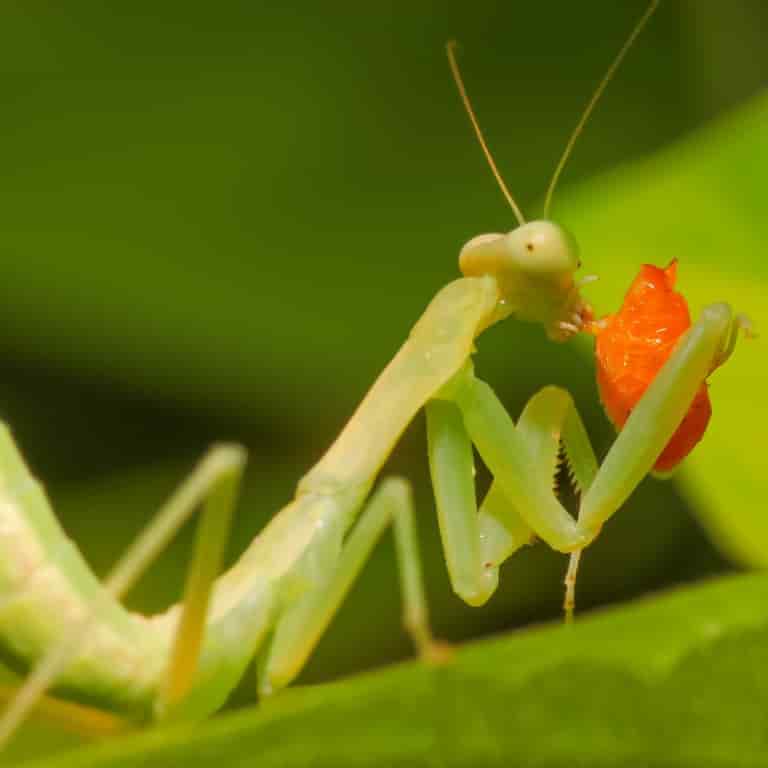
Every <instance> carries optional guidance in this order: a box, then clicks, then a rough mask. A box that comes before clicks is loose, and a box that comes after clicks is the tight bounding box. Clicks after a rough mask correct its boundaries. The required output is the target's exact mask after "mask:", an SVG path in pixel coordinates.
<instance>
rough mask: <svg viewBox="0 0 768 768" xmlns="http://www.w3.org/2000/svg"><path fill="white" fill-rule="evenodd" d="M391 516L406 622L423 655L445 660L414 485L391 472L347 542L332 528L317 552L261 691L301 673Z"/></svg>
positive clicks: (268, 660) (271, 653)
mask: <svg viewBox="0 0 768 768" xmlns="http://www.w3.org/2000/svg"><path fill="white" fill-rule="evenodd" d="M390 522H391V523H393V525H394V533H395V543H396V549H397V557H398V566H399V570H400V587H401V594H402V601H403V625H404V627H405V629H406V630H407V631H408V633H409V634H410V635H411V638H412V639H413V642H414V645H415V646H416V649H417V650H418V652H419V654H420V655H421V656H422V658H425V659H427V660H440V659H442V658H443V657H444V656H445V649H444V647H443V646H442V645H441V644H440V643H438V642H437V641H435V639H434V638H433V636H432V631H431V629H430V626H429V617H428V611H427V602H426V597H425V593H424V584H423V579H422V570H421V561H420V558H419V552H418V547H417V542H416V535H415V526H414V519H413V505H412V501H411V491H410V486H409V485H408V483H407V482H406V481H405V480H403V479H401V478H387V479H385V480H384V481H383V482H382V483H381V485H380V487H379V488H378V490H377V491H376V492H375V493H374V494H373V496H372V497H371V499H370V501H369V502H368V504H367V505H366V507H365V509H364V510H363V513H362V515H361V516H360V519H359V521H358V522H357V525H356V526H355V527H354V528H353V529H352V531H351V533H350V534H349V535H348V536H347V538H346V539H345V540H344V542H343V543H342V542H341V541H340V538H336V534H335V533H333V532H331V533H330V535H329V541H328V542H327V543H326V545H325V546H323V547H321V548H320V550H319V551H317V552H316V553H315V558H316V562H314V563H313V565H312V570H313V572H314V573H313V574H312V578H313V583H312V585H311V586H310V587H309V588H308V590H307V591H306V592H304V593H303V594H301V595H300V596H299V597H298V598H297V599H296V601H295V602H292V603H289V604H288V606H287V607H286V609H285V610H284V612H283V614H282V615H281V616H280V618H279V619H278V622H277V625H276V628H275V632H274V636H273V639H272V642H271V644H270V646H269V649H268V650H267V653H266V656H265V657H264V659H263V661H262V663H261V665H260V670H259V693H260V694H261V695H262V696H266V695H270V694H272V693H274V692H275V691H276V690H279V689H280V688H283V687H285V686H286V685H288V684H289V683H290V682H291V681H292V680H293V679H294V678H295V677H296V676H297V675H298V674H299V672H300V671H301V669H302V667H303V666H304V664H305V662H306V661H307V659H308V658H309V656H310V654H311V653H312V651H313V650H314V648H315V646H316V645H317V643H318V642H319V640H320V637H321V636H322V634H323V632H324V631H325V630H326V628H327V627H328V625H329V624H330V622H331V619H332V618H333V616H334V615H335V613H336V611H337V610H338V608H339V606H340V605H341V603H342V601H343V600H344V598H345V597H346V595H347V593H348V592H349V590H350V588H351V587H352V584H353V582H354V580H355V578H356V577H357V576H358V574H359V573H360V571H361V570H362V568H363V565H364V564H365V562H366V560H367V559H368V557H369V555H370V554H371V551H372V550H373V547H374V545H375V544H376V542H377V541H378V540H379V538H380V536H381V535H382V533H383V532H384V530H385V528H386V527H387V525H389V523H390ZM334 539H335V541H334Z"/></svg>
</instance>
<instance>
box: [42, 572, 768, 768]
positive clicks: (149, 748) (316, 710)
mask: <svg viewBox="0 0 768 768" xmlns="http://www.w3.org/2000/svg"><path fill="white" fill-rule="evenodd" d="M766 589H768V576H766V575H764V574H760V575H749V576H740V577H737V578H728V579H723V580H720V581H716V582H712V583H709V584H706V585H702V586H698V587H696V588H692V589H688V590H679V591H677V592H674V593H671V594H668V595H665V596H663V597H658V598H655V599H645V600H642V601H639V602H637V603H636V604H632V605H628V606H625V607H622V608H620V609H616V610H611V611H606V612H604V613H601V614H596V615H593V616H591V617H588V618H585V619H583V620H581V621H578V622H577V623H576V624H575V625H574V626H572V627H567V626H565V625H560V624H558V625H554V626H546V627H542V628H540V629H531V630H528V631H525V632H518V633H514V634H510V635H508V636H505V637H500V638H496V639H493V640H487V641H483V642H479V643H474V644H471V645H468V646H465V647H463V648H461V649H458V650H457V653H456V656H455V658H454V659H453V661H452V662H450V663H449V664H447V665H445V666H441V667H433V668H431V667H427V666H425V665H423V664H421V663H417V662H410V663H407V664H402V665H399V666H393V667H389V668H387V669H384V670H381V671H379V672H376V673H373V674H366V675H361V676H358V677H356V678H352V679H350V680H345V681H341V682H339V683H335V684H330V685H325V686H322V687H316V688H306V689H293V690H292V691H288V692H287V693H285V694H283V695H282V696H281V697H280V698H278V699H277V700H275V701H274V702H273V703H270V704H268V705H266V706H264V707H262V708H260V709H255V710H249V711H244V712H241V713H235V714H229V715H226V716H222V717H219V718H217V719H215V720H213V721H209V722H207V723H205V724H203V725H198V726H194V727H183V728H178V727H177V728H173V729H167V730H156V731H154V732H149V733H146V734H143V735H138V736H135V737H132V738H126V739H125V740H123V741H118V742H113V743H111V744H107V745H105V746H98V747H93V748H90V749H84V750H82V751H81V752H80V753H72V754H70V755H67V756H64V757H62V758H59V759H51V760H45V761H41V762H36V763H34V764H30V765H29V768H32V766H33V765H34V768H132V767H133V766H143V767H144V768H155V767H156V768H160V766H170V765H185V766H189V767H190V768H192V767H193V766H201V767H202V766H217V765H227V766H251V765H253V766H259V768H271V766H275V768H277V767H278V766H280V768H290V767H291V766H297V767H298V766H306V765H313V766H326V765H327V766H339V768H344V767H345V766H355V767H356V768H361V767H362V766H371V767H373V766H393V765H396V766H401V765H402V766H406V765H408V766H422V765H423V766H436V765H439V766H446V767H448V766H477V765H483V766H497V765H498V766H508V765H526V766H565V765H568V766H638V768H639V767H640V766H643V767H648V766H691V768H694V766H696V767H697V768H698V767H699V766H736V765H739V766H745V765H746V766H748V765H758V764H764V762H760V761H761V760H763V759H764V755H765V750H766V749H768V728H766V725H765V712H766V711H767V710H768V674H767V673H766V670H768V616H766V613H765V597H764V596H765V592H766Z"/></svg>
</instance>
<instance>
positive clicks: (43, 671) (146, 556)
mask: <svg viewBox="0 0 768 768" xmlns="http://www.w3.org/2000/svg"><path fill="white" fill-rule="evenodd" d="M244 463H245V451H244V450H243V449H242V448H240V447H239V446H236V445H218V446H214V447H213V448H211V449H210V450H209V451H208V453H207V454H206V455H205V456H204V458H203V459H202V461H201V462H200V463H199V464H198V466H197V467H196V468H195V470H194V471H193V472H192V474H191V475H190V476H189V477H188V478H187V479H186V480H185V481H184V482H183V483H182V484H181V485H180V486H179V488H178V489H177V490H176V492H175V493H174V494H173V495H172V496H171V498H170V499H169V500H168V501H167V502H166V503H165V505H164V506H163V507H162V509H161V510H160V511H159V512H158V514H157V515H156V517H155V518H154V520H153V521H152V522H151V523H150V524H149V525H148V526H147V527H146V528H145V529H144V530H143V531H142V532H141V533H140V534H139V535H138V537H137V538H136V539H135V540H134V542H133V544H132V545H131V546H130V547H129V548H128V550H127V551H126V552H125V554H124V555H123V556H122V557H121V558H120V559H119V560H118V562H117V563H116V564H115V566H114V567H113V568H112V570H111V572H110V574H109V576H108V577H107V579H106V581H105V582H104V585H103V589H101V590H100V591H99V593H98V594H97V596H96V597H95V599H93V601H92V602H91V603H90V604H88V605H87V606H86V609H85V611H84V613H83V615H82V616H81V617H80V619H79V620H78V621H77V622H76V623H74V624H73V625H72V626H71V627H70V628H69V629H68V631H67V632H65V633H64V634H63V636H62V637H61V639H60V640H59V641H58V643H56V644H54V645H53V646H52V647H51V648H50V649H49V650H48V652H47V653H46V654H45V655H43V656H42V658H41V659H40V661H39V662H38V663H37V665H36V666H35V667H34V669H33V670H32V672H31V673H30V675H29V677H28V678H27V679H26V680H25V682H24V684H23V685H22V686H21V687H20V688H19V689H18V690H17V691H16V692H15V694H14V696H13V698H12V700H11V702H10V704H9V706H8V708H7V709H6V710H5V711H4V712H3V713H2V716H0V747H2V746H3V745H4V744H5V742H6V741H7V740H8V739H9V738H10V737H11V736H12V735H13V734H14V733H15V731H16V729H17V728H18V727H19V726H20V725H21V724H22V723H23V721H24V720H25V719H26V717H27V715H28V714H29V713H30V711H31V710H32V709H33V708H34V707H35V706H36V705H37V703H38V702H39V701H40V700H41V698H42V697H43V696H44V695H45V693H46V691H48V689H50V688H51V686H52V685H54V684H55V682H56V680H57V679H58V678H59V676H60V675H61V674H62V672H64V671H65V670H66V668H67V666H68V665H69V664H70V663H71V662H72V660H73V659H74V658H75V657H76V655H77V652H78V648H79V645H80V642H81V641H82V639H83V638H84V637H85V636H86V634H87V633H88V631H89V629H90V628H92V627H93V626H94V624H96V623H97V622H98V620H99V615H100V612H101V611H102V610H103V609H104V606H105V605H106V604H108V603H109V602H111V601H114V600H119V599H120V598H121V597H123V596H124V595H125V594H126V593H127V592H128V591H129V590H130V588H131V587H132V586H133V585H134V584H135V583H136V581H138V579H139V578H140V577H141V575H142V574H143V573H144V572H145V571H146V569H147V568H148V567H149V566H150V565H151V564H152V563H153V562H154V561H155V560H156V558H157V557H158V555H159V554H160V553H161V552H162V551H163V549H164V548H165V547H166V546H167V544H168V543H169V541H170V540H171V539H172V538H173V536H175V534H176V533H177V532H178V530H179V529H180V528H181V526H182V525H184V523H185V522H186V521H187V520H188V519H189V518H190V517H191V515H192V513H193V512H194V511H195V510H196V509H197V508H198V507H199V506H200V504H201V503H202V502H204V501H205V502H207V503H206V505H205V509H204V514H203V520H202V529H201V535H200V536H199V537H198V539H199V540H200V541H202V540H203V539H208V538H209V536H208V535H207V534H208V533H212V534H213V539H215V547H217V548H218V550H219V551H218V554H219V556H220V554H221V552H220V551H221V549H222V548H223V541H224V540H225V539H226V535H227V532H228V529H229V520H230V517H231V509H230V507H231V505H232V504H233V503H234V495H235V489H236V488H237V485H238V483H239V478H240V474H241V472H242V468H243V465H244ZM208 554H209V551H208V549H207V547H205V546H198V548H197V553H196V555H195V557H194V562H193V566H192V574H193V577H192V578H191V579H190V582H188V585H189V584H193V585H194V587H195V588H194V589H190V588H188V590H187V595H186V598H185V605H184V607H183V608H182V616H183V618H182V620H181V621H180V623H179V629H178V630H177V642H176V644H175V650H174V652H173V653H172V655H171V663H170V666H169V670H170V671H169V675H168V682H167V684H166V690H165V695H164V694H162V693H161V697H160V702H161V706H162V702H163V701H167V702H169V703H176V701H177V699H178V696H177V694H180V695H183V694H184V693H186V691H187V690H188V689H189V687H190V685H191V681H192V679H193V678H194V675H195V671H196V666H197V660H198V657H199V649H200V638H201V637H202V633H203V630H204V626H205V620H206V613H207V610H206V608H207V603H208V595H209V594H210V589H211V585H212V582H213V577H214V576H215V573H214V574H213V575H211V574H210V571H209V569H211V568H212V569H213V570H216V569H217V568H218V558H217V557H216V553H214V558H213V563H207V564H206V562H204V561H207V559H208ZM168 693H170V694H171V695H170V696H168V695H167V694H168Z"/></svg>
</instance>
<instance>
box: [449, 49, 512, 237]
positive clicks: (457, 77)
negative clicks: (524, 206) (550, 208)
mask: <svg viewBox="0 0 768 768" xmlns="http://www.w3.org/2000/svg"><path fill="white" fill-rule="evenodd" d="M445 52H446V53H447V54H448V63H449V64H450V65H451V73H452V74H453V79H454V82H455V83H456V87H457V88H458V89H459V96H461V101H462V103H463V104H464V109H466V110H467V114H468V115H469V119H470V120H471V122H472V127H473V128H474V129H475V135H476V136H477V140H478V141H479V142H480V147H481V148H482V150H483V154H484V155H485V159H486V160H487V161H488V165H490V166H491V173H493V176H494V178H495V179H496V182H497V183H498V185H499V187H501V191H502V192H503V193H504V197H505V198H506V199H507V202H508V203H509V207H510V208H511V209H512V210H513V211H514V212H515V216H516V217H517V221H518V223H519V224H525V217H524V216H523V212H522V211H521V210H520V208H519V207H518V205H517V203H516V202H515V198H514V197H512V195H511V193H510V191H509V190H508V189H507V185H506V184H505V183H504V179H502V178H501V174H500V173H499V169H498V168H497V167H496V163H495V162H494V160H493V155H492V154H491V151H490V150H489V149H488V145H487V144H486V143H485V137H484V136H483V132H482V131H481V130H480V123H478V122H477V118H476V117H475V111H474V110H473V109H472V104H471V102H470V101H469V96H467V89H466V88H465V87H464V81H463V80H462V79H461V72H459V65H458V64H457V63H456V41H455V40H449V41H448V42H447V43H446V45H445Z"/></svg>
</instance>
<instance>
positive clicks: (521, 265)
mask: <svg viewBox="0 0 768 768" xmlns="http://www.w3.org/2000/svg"><path fill="white" fill-rule="evenodd" d="M580 266H581V262H580V261H579V257H578V251H577V247H576V242H575V240H574V239H573V237H571V235H570V234H569V233H568V232H566V231H565V230H564V229H563V228H562V227H560V226H559V225H557V224H555V223H554V222H552V221H546V220H540V221H530V222H527V223H525V224H521V225H520V226H519V227H517V228H516V229H513V230H512V231H511V232H508V233H507V234H506V235H500V234H488V235H479V236H477V237H475V238H473V239H472V240H470V241H469V242H468V243H467V244H466V245H465V246H464V247H463V248H462V250H461V254H460V255H459V267H460V269H461V272H462V274H463V275H464V276H465V277H479V276H481V275H491V276H493V277H495V278H496V280H497V282H498V285H499V301H500V304H501V305H502V306H503V309H504V311H503V313H502V316H506V315H509V314H515V315H516V316H517V317H518V318H520V319H521V320H529V321H532V322H538V323H541V324H542V325H543V326H544V329H545V330H546V332H547V335H548V336H549V337H550V338H551V339H553V340H555V341H562V340H564V339H566V338H568V337H569V336H571V335H573V334H574V333H578V332H579V331H580V330H581V329H582V326H583V324H584V322H586V321H588V320H591V319H592V309H591V307H590V306H589V304H587V303H586V302H585V301H584V300H583V299H582V298H581V296H580V294H579V290H578V286H577V285H576V283H575V282H574V279H573V275H574V273H575V271H576V270H577V269H578V268H579V267H580Z"/></svg>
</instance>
